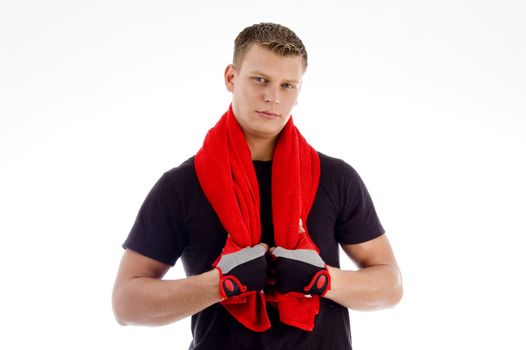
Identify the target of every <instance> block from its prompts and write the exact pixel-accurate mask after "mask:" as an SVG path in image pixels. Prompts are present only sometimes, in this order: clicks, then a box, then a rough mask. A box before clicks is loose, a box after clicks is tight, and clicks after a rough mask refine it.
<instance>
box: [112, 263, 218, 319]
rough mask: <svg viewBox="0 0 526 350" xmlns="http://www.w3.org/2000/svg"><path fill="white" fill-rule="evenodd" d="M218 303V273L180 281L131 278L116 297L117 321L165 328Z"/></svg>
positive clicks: (115, 292)
mask: <svg viewBox="0 0 526 350" xmlns="http://www.w3.org/2000/svg"><path fill="white" fill-rule="evenodd" d="M219 301H220V299H219V273H218V271H217V270H215V269H214V270H211V271H209V272H205V273H203V274H200V275H196V276H192V277H189V278H184V279H179V280H161V279H156V278H147V277H136V278H130V279H128V280H127V281H124V282H122V283H121V284H120V286H119V288H118V289H115V290H114V294H113V307H114V313H115V317H116V318H117V321H118V322H119V323H120V324H122V325H132V324H135V325H149V326H158V325H164V324H168V323H172V322H175V321H178V320H180V319H182V318H185V317H187V316H190V315H193V314H195V313H197V312H199V311H201V310H203V309H205V308H207V307H208V306H210V305H213V304H215V303H217V302H219Z"/></svg>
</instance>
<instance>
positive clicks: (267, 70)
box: [239, 45, 303, 81]
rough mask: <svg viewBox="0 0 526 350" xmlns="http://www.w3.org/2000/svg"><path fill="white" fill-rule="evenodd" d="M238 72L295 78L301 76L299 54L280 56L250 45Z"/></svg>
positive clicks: (300, 58)
mask: <svg viewBox="0 0 526 350" xmlns="http://www.w3.org/2000/svg"><path fill="white" fill-rule="evenodd" d="M239 70H240V74H243V73H244V74H249V73H250V72H261V73H263V74H265V75H268V76H270V77H273V78H275V79H283V80H297V81H300V80H301V77H302V76H303V58H302V57H301V56H281V55H278V54H276V53H274V52H272V51H270V50H268V49H266V48H264V47H261V46H259V45H252V46H251V47H250V48H249V49H248V51H247V52H246V53H245V55H244V56H243V58H242V61H241V67H240V69H239Z"/></svg>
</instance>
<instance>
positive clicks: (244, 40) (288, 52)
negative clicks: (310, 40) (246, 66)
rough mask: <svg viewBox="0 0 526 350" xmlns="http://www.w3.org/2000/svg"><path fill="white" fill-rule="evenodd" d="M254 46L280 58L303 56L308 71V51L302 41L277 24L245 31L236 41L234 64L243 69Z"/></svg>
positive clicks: (256, 26)
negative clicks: (244, 61)
mask: <svg viewBox="0 0 526 350" xmlns="http://www.w3.org/2000/svg"><path fill="white" fill-rule="evenodd" d="M253 44H257V45H260V46H261V47H264V48H266V49H268V50H270V51H272V52H274V53H275V54H278V55H280V56H301V57H302V59H303V70H306V69H307V50H306V49H305V46H304V45H303V42H302V41H301V39H300V38H299V37H298V36H297V35H296V34H295V33H294V32H293V31H292V30H290V29H289V28H287V27H285V26H283V25H281V24H276V23H259V24H254V25H251V26H250V27H247V28H245V29H243V30H242V31H241V32H240V33H239V34H238V36H237V38H236V40H235V41H234V58H233V63H234V66H236V67H241V63H242V62H243V58H244V56H245V54H246V53H247V51H248V50H249V49H250V47H251V46H252V45H253Z"/></svg>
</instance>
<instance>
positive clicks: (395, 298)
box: [388, 271, 404, 307]
mask: <svg viewBox="0 0 526 350" xmlns="http://www.w3.org/2000/svg"><path fill="white" fill-rule="evenodd" d="M403 296H404V287H403V283H402V276H401V274H400V271H397V273H396V277H395V279H394V281H393V284H392V287H391V293H389V301H388V305H389V306H391V307H394V306H396V305H398V304H399V303H400V301H401V300H402V297H403Z"/></svg>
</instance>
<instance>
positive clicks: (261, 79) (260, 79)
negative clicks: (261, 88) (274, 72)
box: [252, 77, 268, 84]
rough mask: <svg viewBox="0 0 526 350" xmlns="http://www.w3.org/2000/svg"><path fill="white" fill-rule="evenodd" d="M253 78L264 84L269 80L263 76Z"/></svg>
mask: <svg viewBox="0 0 526 350" xmlns="http://www.w3.org/2000/svg"><path fill="white" fill-rule="evenodd" d="M252 79H254V80H255V81H256V82H258V83H262V84H265V83H267V82H268V81H267V79H265V78H262V77H252Z"/></svg>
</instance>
